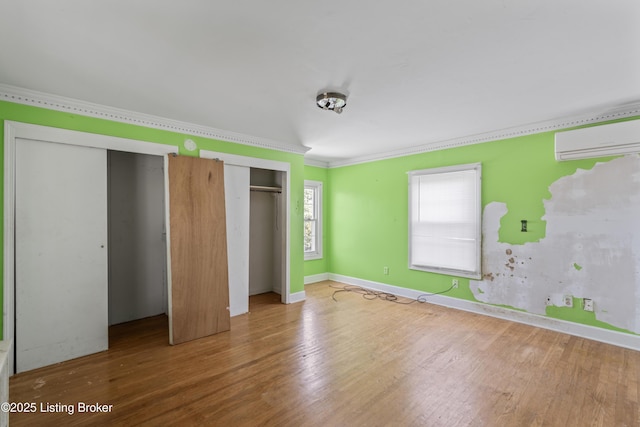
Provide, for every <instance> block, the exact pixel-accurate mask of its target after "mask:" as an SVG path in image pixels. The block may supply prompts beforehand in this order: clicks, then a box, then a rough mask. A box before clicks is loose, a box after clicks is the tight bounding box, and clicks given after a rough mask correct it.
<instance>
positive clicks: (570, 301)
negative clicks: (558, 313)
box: [563, 295, 573, 307]
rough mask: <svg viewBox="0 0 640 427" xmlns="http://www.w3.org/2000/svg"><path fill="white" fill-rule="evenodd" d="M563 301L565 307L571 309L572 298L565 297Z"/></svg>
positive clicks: (569, 296)
mask: <svg viewBox="0 0 640 427" xmlns="http://www.w3.org/2000/svg"><path fill="white" fill-rule="evenodd" d="M563 301H564V306H565V307H573V297H572V296H571V295H565V296H564V297H563Z"/></svg>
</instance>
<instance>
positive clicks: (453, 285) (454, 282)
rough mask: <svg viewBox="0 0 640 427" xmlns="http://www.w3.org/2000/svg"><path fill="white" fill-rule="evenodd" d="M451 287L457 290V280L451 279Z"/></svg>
mask: <svg viewBox="0 0 640 427" xmlns="http://www.w3.org/2000/svg"><path fill="white" fill-rule="evenodd" d="M451 287H452V288H453V289H457V288H458V279H453V280H452V281H451Z"/></svg>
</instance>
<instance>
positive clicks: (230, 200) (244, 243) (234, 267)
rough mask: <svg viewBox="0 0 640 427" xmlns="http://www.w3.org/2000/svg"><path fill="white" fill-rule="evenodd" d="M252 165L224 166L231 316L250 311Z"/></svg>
mask: <svg viewBox="0 0 640 427" xmlns="http://www.w3.org/2000/svg"><path fill="white" fill-rule="evenodd" d="M250 171H251V169H250V168H247V167H244V166H232V165H229V164H225V165H224V194H225V206H226V214H227V257H228V263H229V310H230V312H231V316H237V315H238V314H243V313H246V312H248V311H249V178H250Z"/></svg>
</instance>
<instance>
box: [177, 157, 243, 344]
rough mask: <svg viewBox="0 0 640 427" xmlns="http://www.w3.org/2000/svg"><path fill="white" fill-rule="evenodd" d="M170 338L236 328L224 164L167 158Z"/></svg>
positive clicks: (189, 336)
mask: <svg viewBox="0 0 640 427" xmlns="http://www.w3.org/2000/svg"><path fill="white" fill-rule="evenodd" d="M167 173H168V191H169V197H168V200H169V203H168V205H167V207H168V216H169V218H168V221H167V222H168V224H169V235H168V241H169V267H170V272H171V273H170V275H171V276H170V277H171V280H170V285H169V286H170V291H169V341H170V343H171V344H179V343H181V342H185V341H190V340H194V339H197V338H201V337H205V336H208V335H213V334H217V333H218V332H223V331H228V330H229V329H230V327H231V319H230V315H229V279H228V277H229V273H228V267H227V234H226V218H225V203H224V164H223V162H221V161H218V160H210V159H201V158H197V157H186V156H178V157H175V156H169V157H168V171H167Z"/></svg>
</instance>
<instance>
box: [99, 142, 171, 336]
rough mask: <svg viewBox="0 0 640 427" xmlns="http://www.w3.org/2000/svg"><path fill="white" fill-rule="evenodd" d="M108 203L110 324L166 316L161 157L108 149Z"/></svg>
mask: <svg viewBox="0 0 640 427" xmlns="http://www.w3.org/2000/svg"><path fill="white" fill-rule="evenodd" d="M107 205H108V249H109V250H108V313H109V326H112V325H117V324H121V323H126V322H131V321H134V320H139V319H143V318H147V317H152V316H159V315H165V316H166V315H167V313H168V307H167V305H168V303H167V301H168V298H167V259H166V257H167V246H166V224H165V179H164V159H163V157H162V156H158V155H150V154H140V153H130V152H124V151H112V150H108V151H107ZM168 336H169V331H168V328H167V337H168Z"/></svg>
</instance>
